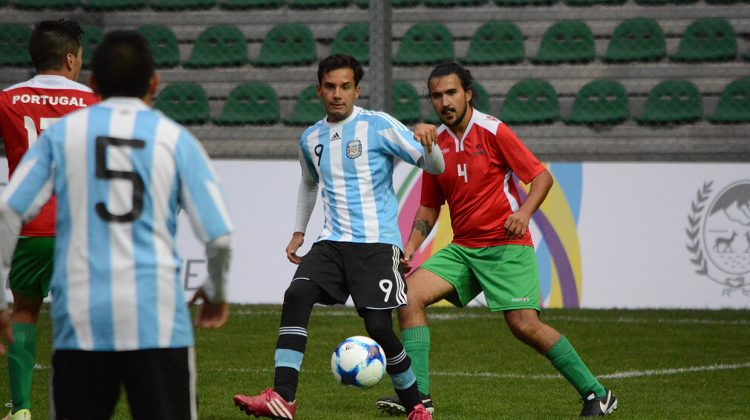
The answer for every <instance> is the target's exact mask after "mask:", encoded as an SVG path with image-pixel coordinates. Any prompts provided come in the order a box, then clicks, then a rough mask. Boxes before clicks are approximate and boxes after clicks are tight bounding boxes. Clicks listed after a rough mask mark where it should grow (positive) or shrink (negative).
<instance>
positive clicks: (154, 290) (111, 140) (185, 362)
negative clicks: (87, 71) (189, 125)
mask: <svg viewBox="0 0 750 420" xmlns="http://www.w3.org/2000/svg"><path fill="white" fill-rule="evenodd" d="M91 67H92V75H91V80H90V84H91V86H92V87H93V88H94V91H95V92H96V93H98V94H99V95H100V96H101V97H102V99H103V102H101V103H99V104H97V105H94V106H91V107H88V108H85V109H83V110H79V111H76V112H73V113H71V114H69V115H67V116H65V117H63V118H62V119H61V120H60V121H59V122H57V123H56V124H54V125H52V126H50V127H49V128H47V129H46V130H45V131H44V133H42V135H41V136H40V137H39V139H38V140H37V142H36V143H35V144H34V145H33V146H32V147H31V148H30V149H29V151H28V152H27V153H26V155H25V156H24V158H23V160H22V161H21V163H20V164H19V165H18V167H17V168H16V171H15V173H14V174H13V177H12V178H11V180H10V183H9V185H8V186H7V188H6V189H5V190H4V191H3V193H2V195H0V256H2V259H0V261H2V262H3V263H5V262H7V255H8V254H9V252H11V251H12V250H13V247H14V244H15V235H16V234H17V233H18V231H19V229H20V226H21V223H22V220H29V219H30V218H31V217H33V216H34V215H35V214H36V213H37V212H38V211H39V209H40V207H41V205H42V204H43V203H44V202H46V201H47V199H48V198H49V197H50V194H51V193H52V192H54V193H55V194H56V195H57V223H56V227H57V240H56V243H55V250H54V257H55V266H54V271H53V274H52V282H51V286H50V290H51V293H52V298H53V300H52V306H51V317H52V332H53V340H52V345H53V350H54V353H53V356H52V373H53V375H52V380H51V384H52V390H51V396H52V402H53V404H54V410H51V411H52V412H53V413H54V414H53V417H54V416H56V417H58V418H71V419H72V418H75V419H106V418H110V417H111V415H112V414H113V411H114V408H115V405H116V403H117V401H118V399H119V393H120V387H121V386H124V387H125V390H126V392H127V394H128V402H129V405H130V414H131V416H132V418H134V419H175V420H178V419H179V420H183V419H195V418H196V417H197V412H196V398H195V360H194V352H193V345H194V341H193V330H192V325H191V320H190V313H189V311H188V307H187V305H186V303H185V298H184V296H183V290H182V282H181V280H180V275H179V272H180V258H179V256H178V255H177V252H176V248H175V234H176V224H177V213H178V211H179V210H180V209H184V210H185V211H186V212H187V214H188V216H189V217H190V219H191V222H192V225H193V229H194V231H195V232H196V234H197V236H198V237H199V238H200V239H201V240H202V241H203V242H204V243H205V244H206V258H207V266H208V272H209V278H208V280H207V281H206V282H205V283H204V284H203V286H202V287H201V288H199V289H198V291H197V292H196V295H195V297H194V301H198V300H202V301H203V305H202V307H201V310H200V312H199V315H198V319H197V320H196V325H197V326H199V327H209V328H210V327H219V326H221V325H223V324H224V322H225V321H226V319H227V317H228V305H227V303H226V292H225V279H226V272H227V269H228V264H229V258H230V234H231V231H232V223H231V221H230V219H229V216H228V214H227V210H226V206H225V204H224V200H223V198H222V195H221V191H220V189H219V182H218V179H217V178H216V175H215V173H214V170H213V168H212V165H211V163H210V160H209V159H208V157H207V155H206V153H205V151H204V150H203V148H202V147H201V145H200V143H199V142H198V140H197V139H196V138H195V137H193V135H192V134H190V132H189V131H187V130H186V129H185V128H183V127H182V126H180V125H178V124H177V123H175V122H174V121H172V120H171V119H169V118H167V117H165V116H164V115H163V114H161V113H160V112H158V111H154V110H152V109H151V108H150V107H149V105H148V104H150V102H151V98H152V97H153V94H154V92H155V91H156V87H157V85H158V82H159V77H158V75H157V74H156V73H155V71H154V62H153V57H152V56H151V53H150V51H149V47H148V42H147V41H146V39H145V38H144V37H143V36H142V35H140V34H139V33H138V32H135V31H114V32H111V33H109V34H107V35H106V36H105V38H104V40H103V41H102V43H101V44H100V45H99V47H97V49H96V51H95V52H94V56H93V58H92V63H91ZM2 268H4V267H2ZM2 272H3V270H0V273H2ZM0 280H2V281H4V280H5V279H4V278H0Z"/></svg>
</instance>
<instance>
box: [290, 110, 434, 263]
mask: <svg viewBox="0 0 750 420" xmlns="http://www.w3.org/2000/svg"><path fill="white" fill-rule="evenodd" d="M300 148H301V153H300V160H301V164H302V173H303V175H302V176H303V177H305V179H307V180H308V181H313V182H315V183H318V184H320V185H321V186H322V188H321V197H322V199H323V213H324V215H325V223H324V225H323V230H322V231H321V233H320V236H319V237H318V240H332V241H341V242H363V243H386V244H392V245H395V246H398V247H399V248H402V244H401V234H400V232H399V229H398V201H397V199H396V193H395V191H394V190H393V165H394V159H395V158H400V159H403V160H404V161H406V162H408V163H410V164H412V165H417V162H418V161H419V158H420V157H422V153H423V148H422V145H421V144H420V143H419V142H418V141H416V140H414V134H413V133H412V132H411V130H409V129H408V128H406V127H405V126H404V125H403V124H401V123H400V122H399V121H397V120H396V119H395V118H393V117H392V116H390V115H388V114H386V113H383V112H376V111H368V110H365V109H362V108H360V107H356V106H355V107H354V111H353V112H352V115H350V116H349V117H348V118H347V119H345V120H344V121H341V122H339V123H335V124H334V123H329V122H327V121H326V120H325V119H323V120H321V121H318V122H317V123H316V124H315V125H312V126H311V127H309V128H308V129H307V130H305V132H304V133H302V137H301V138H300Z"/></svg>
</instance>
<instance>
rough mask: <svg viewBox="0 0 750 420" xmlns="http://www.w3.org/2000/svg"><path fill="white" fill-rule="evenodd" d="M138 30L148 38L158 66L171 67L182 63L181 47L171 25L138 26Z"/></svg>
mask: <svg viewBox="0 0 750 420" xmlns="http://www.w3.org/2000/svg"><path fill="white" fill-rule="evenodd" d="M138 32H140V33H141V34H142V35H143V36H144V37H146V39H147V40H148V45H149V47H150V48H151V53H152V54H153V56H154V64H155V65H156V67H157V68H170V67H175V66H177V65H178V64H180V49H179V47H178V45H177V37H176V36H175V34H174V32H172V30H171V29H169V27H167V26H164V25H143V26H141V27H139V28H138Z"/></svg>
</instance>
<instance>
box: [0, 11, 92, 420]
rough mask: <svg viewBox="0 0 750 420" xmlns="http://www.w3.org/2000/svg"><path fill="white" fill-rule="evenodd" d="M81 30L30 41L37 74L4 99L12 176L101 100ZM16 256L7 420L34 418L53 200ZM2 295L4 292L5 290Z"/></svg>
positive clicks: (60, 26)
mask: <svg viewBox="0 0 750 420" xmlns="http://www.w3.org/2000/svg"><path fill="white" fill-rule="evenodd" d="M82 33H83V31H82V30H81V27H80V26H79V25H78V24H77V23H76V22H73V21H70V20H59V21H57V20H55V21H52V20H50V21H41V22H39V23H37V24H36V26H35V27H34V31H33V32H32V34H31V37H30V39H29V54H30V56H31V60H32V62H33V64H34V68H35V69H36V76H35V77H33V78H32V79H30V80H28V81H25V82H22V83H18V84H16V85H13V86H10V87H8V88H6V89H4V90H3V91H2V93H1V94H0V136H2V138H3V143H4V145H5V153H6V155H7V158H8V166H9V172H10V174H9V175H11V176H12V175H13V172H14V171H15V169H16V166H17V165H18V163H19V162H20V160H21V158H22V157H23V155H24V153H26V151H27V150H28V149H29V147H30V146H31V145H32V144H34V142H36V140H37V137H38V136H39V134H40V133H41V132H42V131H43V130H44V129H46V128H47V127H49V126H50V125H52V124H53V123H54V122H55V121H57V120H58V119H59V118H60V117H62V116H63V115H65V114H68V113H70V112H73V111H76V110H78V109H81V108H84V107H86V106H89V105H93V104H94V103H96V102H97V98H96V96H95V95H94V93H93V92H92V90H91V89H90V88H88V87H87V86H84V85H82V84H80V83H78V82H76V80H77V79H78V76H79V73H80V71H81V66H82V63H83V59H82V54H83V50H82V48H81V34H82ZM20 235H21V236H20V237H19V240H18V246H17V248H16V251H15V253H14V254H13V260H12V265H11V271H10V275H9V283H10V288H11V291H12V292H13V300H14V303H13V314H12V316H11V327H12V331H13V336H14V338H15V340H14V341H15V342H14V343H12V344H11V345H10V346H9V350H8V374H9V376H10V391H11V402H12V404H13V406H12V408H11V413H10V414H8V416H7V417H6V419H8V420H14V419H21V418H22V419H28V418H30V411H29V410H30V409H31V402H30V398H29V397H30V392H31V374H32V370H33V368H34V363H35V353H36V339H35V337H36V322H37V319H38V317H39V310H40V308H41V304H42V301H43V300H44V298H45V297H46V296H47V293H48V291H49V284H50V277H51V274H52V256H53V252H52V250H53V246H54V236H55V199H54V197H53V198H52V199H50V201H49V202H48V203H47V204H45V206H44V207H43V208H42V210H41V211H40V213H39V215H38V216H37V217H36V218H34V219H33V220H31V221H30V222H29V223H27V224H26V225H24V226H23V228H22V230H21V234H20ZM3 292H4V291H3Z"/></svg>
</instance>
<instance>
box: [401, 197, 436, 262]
mask: <svg viewBox="0 0 750 420" xmlns="http://www.w3.org/2000/svg"><path fill="white" fill-rule="evenodd" d="M439 215H440V208H433V207H426V206H423V205H420V206H419V208H418V209H417V214H415V215H414V223H413V224H412V227H411V233H410V234H409V240H408V241H407V242H406V246H404V256H403V258H401V265H402V266H403V268H404V272H408V271H411V269H412V266H411V260H412V258H414V254H415V253H416V252H417V250H418V249H419V247H420V246H422V243H423V242H424V241H425V239H427V236H429V235H430V232H432V228H433V227H434V226H435V222H437V219H438V216H439Z"/></svg>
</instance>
